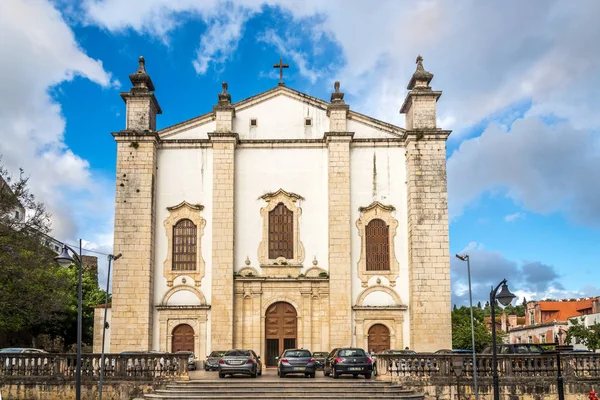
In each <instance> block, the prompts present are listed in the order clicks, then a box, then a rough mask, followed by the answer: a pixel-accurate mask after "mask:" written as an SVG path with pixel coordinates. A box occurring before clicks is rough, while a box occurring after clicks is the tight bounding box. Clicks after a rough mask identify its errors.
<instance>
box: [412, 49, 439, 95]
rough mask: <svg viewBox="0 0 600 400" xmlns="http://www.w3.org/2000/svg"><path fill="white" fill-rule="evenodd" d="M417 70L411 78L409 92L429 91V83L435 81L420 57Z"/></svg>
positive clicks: (418, 57)
mask: <svg viewBox="0 0 600 400" xmlns="http://www.w3.org/2000/svg"><path fill="white" fill-rule="evenodd" d="M416 63H417V69H416V71H415V73H414V74H413V76H412V78H410V82H408V87H407V89H408V90H413V89H429V90H431V88H430V87H429V82H431V80H432V79H433V74H432V73H431V72H429V71H426V70H425V68H424V67H423V57H421V56H420V55H419V56H417V61H416Z"/></svg>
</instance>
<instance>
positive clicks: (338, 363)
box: [323, 347, 373, 379]
mask: <svg viewBox="0 0 600 400" xmlns="http://www.w3.org/2000/svg"><path fill="white" fill-rule="evenodd" d="M372 373H373V361H372V360H371V358H370V357H369V356H368V355H367V353H365V351H364V350H363V349H357V348H354V347H345V348H341V349H334V350H333V351H332V352H331V353H329V355H328V356H327V358H326V359H325V366H324V367H323V374H324V375H325V376H329V375H333V377H334V378H336V379H337V378H339V377H340V375H344V374H346V375H353V376H354V377H357V376H358V375H364V376H365V379H371V374H372Z"/></svg>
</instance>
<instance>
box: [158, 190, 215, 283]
mask: <svg viewBox="0 0 600 400" xmlns="http://www.w3.org/2000/svg"><path fill="white" fill-rule="evenodd" d="M203 209H204V206H202V205H200V204H190V203H188V202H187V201H182V202H181V203H179V204H177V205H176V206H173V207H167V210H168V211H169V216H168V217H167V219H165V221H164V223H163V225H164V227H165V233H166V235H167V258H166V260H165V262H164V264H163V272H164V277H165V278H167V286H173V281H174V280H175V278H177V277H178V276H181V275H186V276H189V277H191V278H192V279H193V280H194V283H195V285H196V286H200V284H201V282H202V278H204V259H203V258H202V246H201V242H202V235H204V227H205V226H206V220H205V219H204V218H202V216H201V215H200V212H201V211H202V210H203ZM183 219H188V220H190V221H192V223H194V225H196V235H197V237H196V269H195V270H193V271H186V270H180V271H174V270H173V228H174V227H175V225H176V224H177V222H179V221H181V220H183Z"/></svg>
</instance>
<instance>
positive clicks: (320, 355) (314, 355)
mask: <svg viewBox="0 0 600 400" xmlns="http://www.w3.org/2000/svg"><path fill="white" fill-rule="evenodd" d="M327 354H329V353H326V352H324V351H316V352H314V353H313V357H327Z"/></svg>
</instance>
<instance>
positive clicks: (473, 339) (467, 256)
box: [456, 254, 479, 400]
mask: <svg viewBox="0 0 600 400" xmlns="http://www.w3.org/2000/svg"><path fill="white" fill-rule="evenodd" d="M456 258H458V259H459V260H461V261H466V262H467V275H468V277H469V306H470V307H471V308H470V310H471V344H472V349H473V390H474V391H475V400H479V390H478V387H477V356H476V355H475V325H474V323H473V294H472V292H471V263H470V261H469V255H468V254H463V255H460V254H457V255H456Z"/></svg>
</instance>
